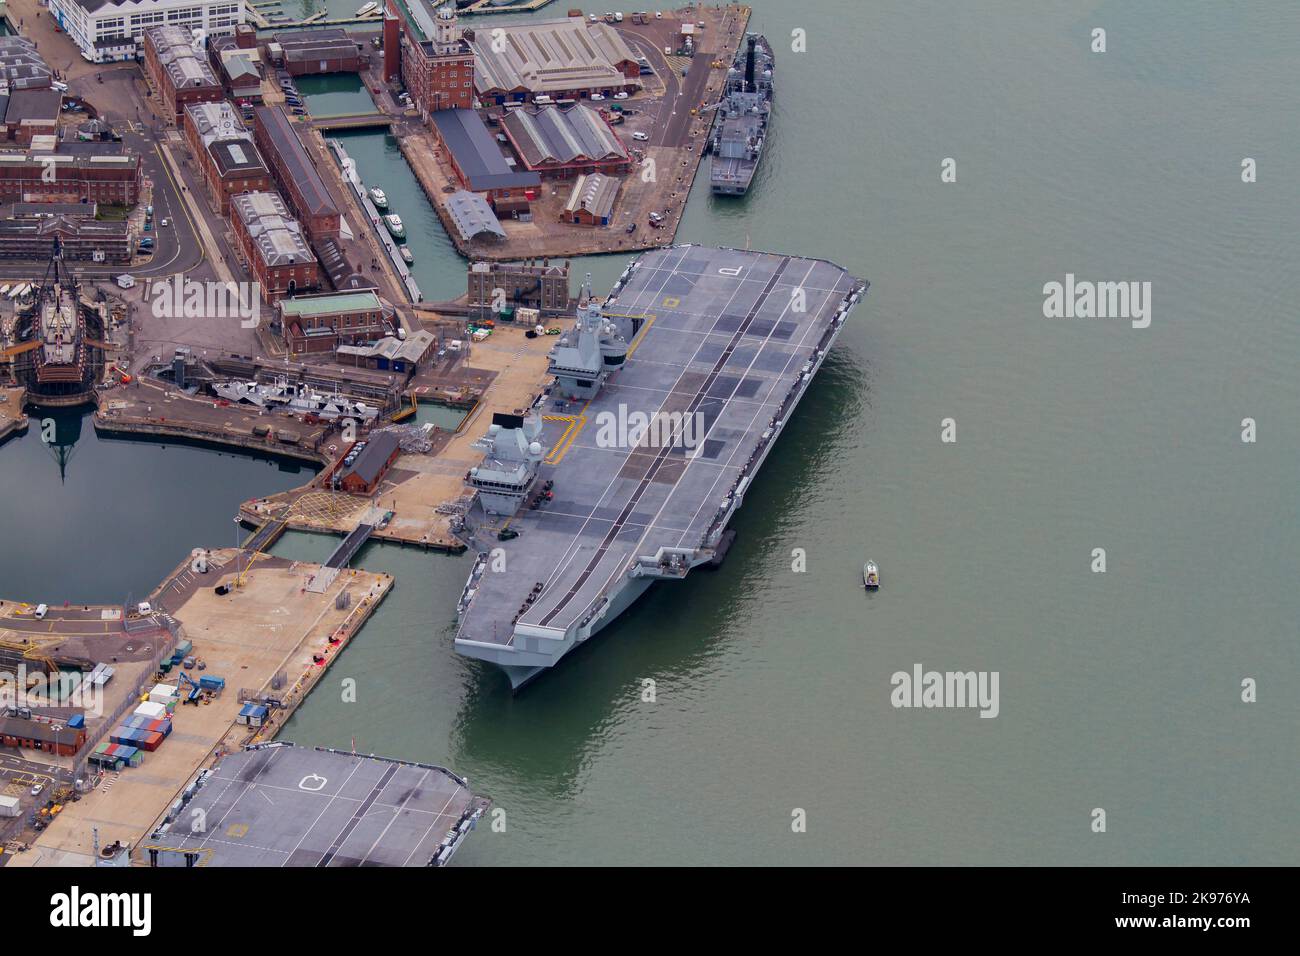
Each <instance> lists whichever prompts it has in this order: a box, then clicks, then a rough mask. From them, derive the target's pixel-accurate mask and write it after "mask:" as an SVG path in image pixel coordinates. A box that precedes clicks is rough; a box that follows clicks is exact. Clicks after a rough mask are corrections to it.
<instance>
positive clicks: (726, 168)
mask: <svg viewBox="0 0 1300 956" xmlns="http://www.w3.org/2000/svg"><path fill="white" fill-rule="evenodd" d="M774 62H775V61H774V59H773V57H772V48H771V47H770V46H769V45H768V42H767V39H766V38H765V37H762V36H759V35H758V34H755V33H751V34H748V35H747V36H746V37H745V44H744V46H743V47H742V48H741V49H740V50H739V51H737V53H736V60H735V62H734V63H733V64H732V65H731V68H730V69H729V70H727V79H726V83H725V85H724V86H723V89H722V100H721V101H720V102H719V103H718V105H717V106H716V107H715V109H716V110H717V115H716V116H715V117H714V121H713V129H712V131H711V133H710V135H709V141H708V146H707V148H708V150H709V152H711V153H712V154H713V160H712V163H711V164H710V167H709V182H710V183H711V184H712V186H713V192H714V194H715V195H719V196H743V195H744V194H745V192H746V191H747V190H748V189H749V184H750V183H751V182H753V179H754V172H755V170H757V169H758V161H759V160H760V159H762V158H763V142H764V139H765V138H766V137H767V121H768V117H769V116H770V114H771V111H772V67H773V64H774Z"/></svg>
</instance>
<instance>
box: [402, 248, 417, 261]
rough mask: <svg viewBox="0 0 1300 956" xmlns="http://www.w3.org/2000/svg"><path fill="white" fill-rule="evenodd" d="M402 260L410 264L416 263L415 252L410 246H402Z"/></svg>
mask: <svg viewBox="0 0 1300 956" xmlns="http://www.w3.org/2000/svg"><path fill="white" fill-rule="evenodd" d="M401 253H402V261H403V262H405V263H406V264H407V265H408V266H411V265H415V253H413V252H411V247H410V246H402V249H401Z"/></svg>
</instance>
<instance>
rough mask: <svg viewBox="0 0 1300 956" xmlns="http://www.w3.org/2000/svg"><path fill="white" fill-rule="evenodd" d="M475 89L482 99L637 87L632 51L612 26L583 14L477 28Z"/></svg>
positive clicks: (638, 69) (558, 95)
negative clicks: (591, 20)
mask: <svg viewBox="0 0 1300 956" xmlns="http://www.w3.org/2000/svg"><path fill="white" fill-rule="evenodd" d="M471 46H472V47H473V49H474V66H475V69H474V91H475V92H476V93H477V94H478V96H479V99H480V100H481V101H482V102H484V103H489V102H493V101H495V102H496V103H504V102H506V101H507V100H515V101H519V100H531V99H533V98H534V97H536V96H538V95H543V94H544V95H547V96H550V97H552V98H556V99H558V98H561V97H577V96H586V95H589V94H591V93H614V92H617V91H619V90H635V89H640V86H641V83H640V80H639V79H638V77H639V76H640V73H641V67H640V65H639V64H638V63H637V61H636V54H634V53H633V52H632V50H631V49H630V48H629V47H628V45H627V43H626V42H624V40H623V38H622V37H621V36H619V35H618V32H617V31H616V30H615V29H614V28H613V27H611V26H608V25H606V24H604V23H590V24H589V23H587V21H585V20H583V19H582V17H569V18H567V19H563V20H542V21H539V22H537V23H519V24H514V25H512V26H503V27H493V28H492V29H491V30H481V31H479V32H478V33H477V34H476V36H475V37H474V39H473V40H472V41H471Z"/></svg>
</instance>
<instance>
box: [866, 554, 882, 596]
mask: <svg viewBox="0 0 1300 956" xmlns="http://www.w3.org/2000/svg"><path fill="white" fill-rule="evenodd" d="M862 586H863V587H864V588H866V589H867V590H868V591H874V590H875V589H876V588H878V587H880V569H879V568H877V567H876V562H874V561H868V562H867V563H866V564H864V565H863V566H862Z"/></svg>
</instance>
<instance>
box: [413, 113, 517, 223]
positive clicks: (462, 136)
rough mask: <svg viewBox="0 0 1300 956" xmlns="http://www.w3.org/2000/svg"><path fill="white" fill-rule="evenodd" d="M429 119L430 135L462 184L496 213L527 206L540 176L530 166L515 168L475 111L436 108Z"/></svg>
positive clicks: (500, 213)
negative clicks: (481, 196) (477, 194)
mask: <svg viewBox="0 0 1300 956" xmlns="http://www.w3.org/2000/svg"><path fill="white" fill-rule="evenodd" d="M431 120H432V124H431V125H432V128H433V135H434V138H435V140H436V141H437V142H438V144H439V145H440V146H441V147H442V149H443V152H444V155H445V156H446V157H447V159H448V161H449V162H450V163H451V167H452V169H453V170H454V171H455V173H456V178H457V179H459V180H460V183H461V185H462V186H464V187H465V188H466V189H468V190H469V191H470V192H473V193H482V194H483V195H485V196H486V197H487V200H488V202H489V203H491V204H492V208H493V209H495V210H496V212H497V214H498V215H502V214H505V213H508V212H514V211H521V212H526V211H527V210H528V209H529V208H530V206H531V203H532V201H533V200H534V199H535V198H536V196H537V191H538V190H539V189H540V187H541V184H542V178H541V176H540V175H539V174H538V173H536V172H533V171H531V170H522V171H518V172H516V170H515V169H514V168H513V167H512V166H511V165H510V164H509V163H508V162H507V161H506V156H505V154H504V153H502V152H501V147H500V146H499V145H498V144H497V141H496V138H495V137H494V136H493V135H492V134H491V133H490V132H488V128H487V127H486V126H485V125H484V124H483V120H482V118H481V117H480V116H479V115H478V113H476V112H474V111H473V110H439V111H438V112H436V113H434V114H433V115H432V117H431Z"/></svg>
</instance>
